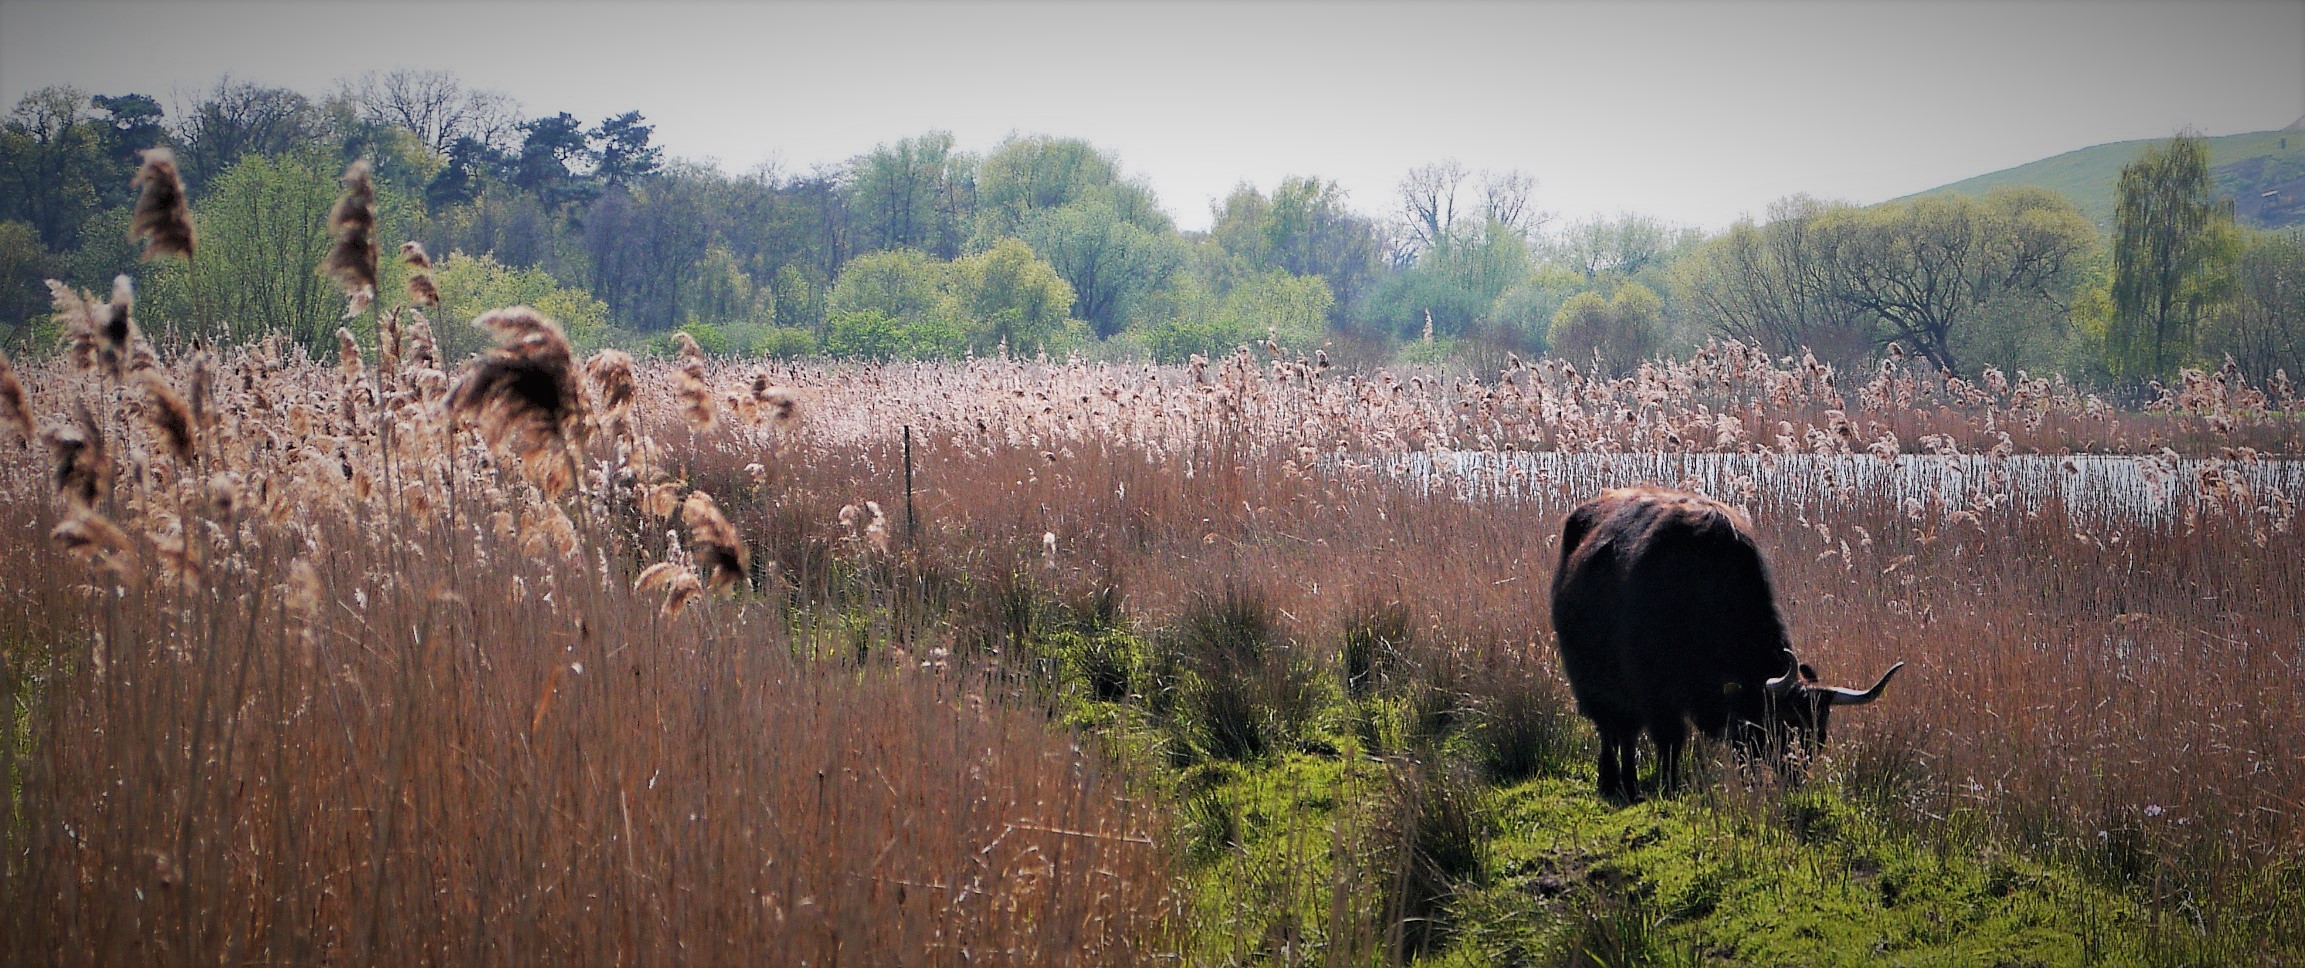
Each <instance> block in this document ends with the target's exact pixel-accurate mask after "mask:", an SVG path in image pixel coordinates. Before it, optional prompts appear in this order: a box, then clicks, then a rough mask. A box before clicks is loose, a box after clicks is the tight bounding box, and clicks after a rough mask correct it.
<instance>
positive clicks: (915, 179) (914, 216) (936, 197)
mask: <svg viewBox="0 0 2305 968" xmlns="http://www.w3.org/2000/svg"><path fill="white" fill-rule="evenodd" d="M848 167H849V170H848V178H847V179H846V185H845V192H846V197H847V202H848V212H849V214H850V216H851V217H852V218H853V219H854V222H855V226H856V237H857V245H858V246H859V247H861V248H865V249H900V248H911V249H919V250H921V251H923V252H928V253H931V254H933V255H935V256H936V257H937V258H940V259H950V258H953V257H955V256H958V255H959V254H960V249H961V244H962V243H963V242H966V241H967V239H968V233H969V229H970V222H971V220H972V218H973V217H974V212H975V194H976V163H975V160H974V159H972V158H970V157H969V156H968V155H967V154H964V153H959V152H955V151H954V150H953V138H952V132H949V131H931V132H929V133H927V134H924V135H921V136H920V137H918V138H905V139H902V140H900V141H898V142H897V143H896V144H894V145H877V146H875V147H874V148H873V150H872V151H870V152H868V153H866V154H863V155H859V156H857V157H856V158H855V159H853V160H851V161H850V162H849V166H848Z"/></svg>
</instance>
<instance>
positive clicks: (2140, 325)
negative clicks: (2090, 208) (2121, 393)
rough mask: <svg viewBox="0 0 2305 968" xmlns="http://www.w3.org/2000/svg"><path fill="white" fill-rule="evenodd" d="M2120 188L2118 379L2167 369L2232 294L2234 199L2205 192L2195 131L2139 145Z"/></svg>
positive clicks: (2205, 162)
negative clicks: (2159, 142)
mask: <svg viewBox="0 0 2305 968" xmlns="http://www.w3.org/2000/svg"><path fill="white" fill-rule="evenodd" d="M2116 195H2117V199H2118V201H2117V204H2116V206H2115V211H2114V229H2113V317H2112V325H2111V327H2110V329H2109V330H2108V331H2107V333H2106V350H2107V352H2108V353H2109V354H2110V355H2111V358H2110V361H2109V362H2110V363H2111V364H2112V369H2113V372H2114V373H2115V374H2117V375H2121V376H2128V377H2166V376H2170V375H2172V374H2173V373H2174V372H2175V370H2176V368H2177V367H2179V366H2183V365H2187V364H2190V363H2192V362H2194V349H2195V341H2196V340H2197V339H2198V337H2199V329H2200V327H2201V324H2202V323H2203V322H2204V321H2205V320H2207V319H2208V318H2209V317H2210V316H2212V315H2214V314H2215V313H2216V312H2217V311H2218V310H2219V309H2220V308H2222V307H2223V305H2224V303H2225V301H2226V300H2227V299H2229V298H2231V293H2232V285H2233V277H2232V266H2233V263H2234V261H2235V260H2236V259H2237V258H2238V256H2239V253H2240V244H2241V240H2240V236H2239V234H2238V233H2237V232H2236V231H2235V230H2234V227H2233V205H2232V202H2230V201H2222V202H2221V201H2218V200H2217V199H2216V198H2214V197H2213V196H2212V195H2211V194H2210V177H2209V146H2208V144H2207V142H2205V141H2203V140H2202V139H2201V138H2200V137H2198V136H2195V135H2178V136H2177V137H2175V138H2172V139H2170V140H2169V142H2168V143H2167V144H2166V145H2160V146H2155V147H2149V148H2146V149H2145V150H2143V151H2141V152H2139V153H2138V155H2137V160H2136V161H2134V162H2131V163H2130V164H2128V165H2126V166H2123V167H2122V169H2121V180H2120V182H2119V185H2118V187H2117V188H2116Z"/></svg>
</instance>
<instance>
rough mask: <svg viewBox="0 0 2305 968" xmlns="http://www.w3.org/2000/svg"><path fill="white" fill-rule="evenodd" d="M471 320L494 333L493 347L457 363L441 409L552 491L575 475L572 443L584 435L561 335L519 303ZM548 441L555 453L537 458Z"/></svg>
mask: <svg viewBox="0 0 2305 968" xmlns="http://www.w3.org/2000/svg"><path fill="white" fill-rule="evenodd" d="M473 323H474V325H477V326H480V327H481V328H483V329H486V330H489V331H490V332H492V333H495V334H496V340H497V347H496V348H495V349H493V350H490V351H488V352H487V353H486V354H483V355H482V356H481V357H480V358H479V359H476V360H474V361H472V362H471V363H470V364H468V365H467V366H466V367H465V371H464V373H463V374H462V376H461V377H460V378H459V379H458V381H457V384H456V386H455V388H454V389H453V390H451V391H450V392H449V395H448V409H449V411H450V412H451V413H453V414H455V415H456V416H458V417H459V418H462V419H467V420H471V421H472V422H473V423H474V424H475V425H477V426H478V427H479V428H480V432H481V436H483V437H484V438H486V439H487V440H488V443H489V446H491V447H495V448H498V449H500V450H510V451H511V452H512V453H513V454H515V455H517V456H518V457H519V458H520V460H521V462H522V464H523V466H526V467H527V468H529V470H530V471H531V473H532V474H534V475H535V476H537V477H539V478H540V480H539V483H542V484H544V485H545V490H546V491H547V492H548V493H550V494H552V495H554V496H558V495H559V493H560V492H561V491H563V490H566V489H567V487H568V485H569V484H570V483H572V482H574V481H575V480H576V470H575V461H576V457H575V454H574V453H573V451H572V448H574V447H579V446H582V445H583V442H584V437H585V430H584V415H585V412H586V406H585V400H584V387H583V384H582V383H581V382H579V380H578V377H577V372H576V362H575V359H574V357H573V355H572V353H571V351H570V350H569V347H568V337H567V336H565V335H562V333H561V331H560V324H558V323H555V322H553V321H552V320H551V319H549V318H547V317H546V316H545V315H544V314H543V313H540V312H537V311H536V310H534V309H530V308H529V307H527V306H513V307H510V308H506V309H498V310H493V311H491V312H488V313H485V314H483V315H482V316H481V317H480V318H479V319H476V320H473ZM555 448H557V449H558V450H559V451H560V456H561V458H562V459H561V460H560V461H558V462H549V461H544V460H543V458H544V457H545V455H546V452H547V451H549V450H552V449H555Z"/></svg>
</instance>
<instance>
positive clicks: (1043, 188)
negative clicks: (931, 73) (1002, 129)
mask: <svg viewBox="0 0 2305 968" xmlns="http://www.w3.org/2000/svg"><path fill="white" fill-rule="evenodd" d="M1091 195H1101V196H1103V197H1104V199H1105V201H1106V202H1107V203H1108V204H1109V205H1110V206H1111V207H1112V209H1113V210H1114V211H1115V212H1116V213H1118V215H1119V217H1121V218H1122V219H1125V220H1127V221H1129V222H1131V223H1132V224H1135V225H1137V226H1138V227H1140V228H1143V229H1145V230H1147V231H1151V232H1156V233H1157V232H1166V231H1169V230H1170V229H1171V226H1170V225H1169V222H1168V217H1167V216H1165V215H1162V214H1161V213H1160V207H1159V205H1158V204H1157V202H1156V201H1155V200H1154V198H1153V195H1152V190H1151V189H1149V188H1146V187H1145V186H1143V185H1142V184H1138V183H1133V182H1126V181H1123V180H1121V177H1120V163H1119V162H1118V161H1116V160H1115V159H1114V158H1113V157H1112V156H1111V155H1108V154H1106V153H1104V152H1102V151H1098V150H1097V149H1096V147H1095V146H1094V145H1091V144H1089V143H1088V142H1086V141H1082V140H1080V139H1078V138H1052V137H1049V136H1047V135H1029V136H1024V137H1011V138H1009V139H1007V140H1005V141H1002V142H1001V143H1000V146H999V147H997V148H995V149H993V152H992V154H991V155H989V156H987V157H986V158H985V160H984V163H983V164H982V165H980V166H978V168H977V217H976V240H977V242H976V245H977V246H978V247H982V246H986V245H990V244H992V243H993V242H995V241H997V240H1000V239H1003V238H1027V239H1029V238H1030V235H1028V234H1027V233H1026V232H1025V226H1026V224H1027V223H1029V222H1030V221H1031V220H1032V219H1033V217H1034V215H1035V214H1036V213H1039V212H1045V211H1049V210H1051V209H1057V208H1063V207H1065V206H1068V205H1072V204H1075V203H1077V202H1080V201H1083V200H1086V199H1087V198H1089V197H1090V196H1091ZM1033 248H1034V249H1035V250H1037V251H1042V252H1044V253H1045V251H1046V250H1044V249H1042V248H1041V247H1040V246H1037V245H1036V246H1034V247H1033ZM1076 285H1077V283H1076Z"/></svg>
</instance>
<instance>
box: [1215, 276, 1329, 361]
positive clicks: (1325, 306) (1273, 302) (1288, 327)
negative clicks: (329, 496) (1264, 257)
mask: <svg viewBox="0 0 2305 968" xmlns="http://www.w3.org/2000/svg"><path fill="white" fill-rule="evenodd" d="M1335 305H1336V299H1335V298H1334V297H1332V296H1330V295H1329V287H1328V284H1327V283H1326V282H1323V281H1321V278H1320V277H1319V276H1298V275H1291V274H1289V273H1288V272H1285V271H1281V270H1273V271H1270V272H1260V273H1257V274H1256V275H1253V276H1249V277H1248V278H1246V279H1242V280H1240V281H1239V282H1237V283H1234V284H1233V287H1232V291H1230V292H1227V293H1225V298H1224V301H1223V302H1222V303H1221V304H1219V306H1218V308H1217V318H1216V321H1215V322H1216V324H1217V325H1218V326H1219V327H1221V328H1223V329H1224V330H1226V331H1229V332H1235V333H1240V334H1243V337H1244V338H1245V339H1261V338H1263V337H1264V336H1265V335H1266V334H1267V333H1271V334H1273V335H1274V336H1275V337H1276V338H1278V339H1279V340H1280V343H1281V345H1283V346H1287V347H1293V348H1295V349H1298V350H1300V351H1304V352H1308V353H1309V352H1310V351H1311V350H1312V348H1313V347H1315V346H1318V345H1320V343H1321V339H1322V337H1324V336H1326V335H1327V334H1328V318H1329V311H1330V310H1331V309H1332V308H1333V307H1334V306H1335Z"/></svg>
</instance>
